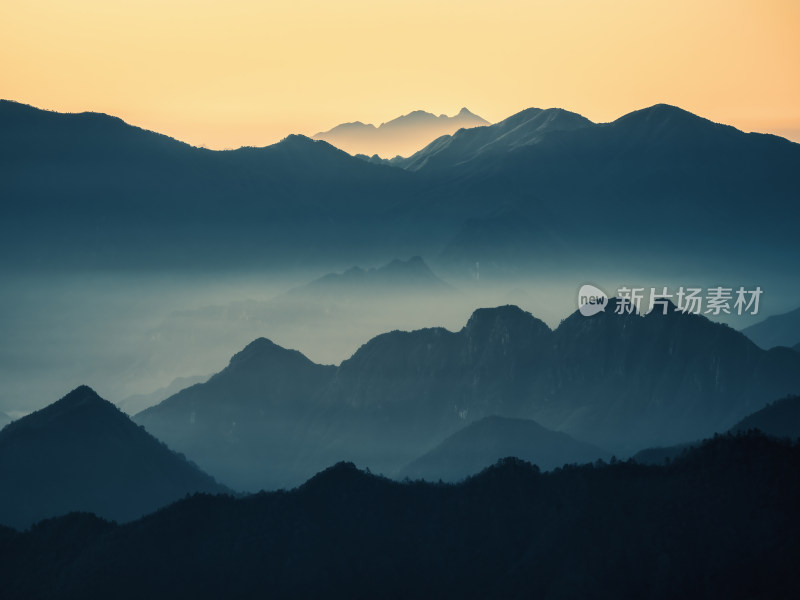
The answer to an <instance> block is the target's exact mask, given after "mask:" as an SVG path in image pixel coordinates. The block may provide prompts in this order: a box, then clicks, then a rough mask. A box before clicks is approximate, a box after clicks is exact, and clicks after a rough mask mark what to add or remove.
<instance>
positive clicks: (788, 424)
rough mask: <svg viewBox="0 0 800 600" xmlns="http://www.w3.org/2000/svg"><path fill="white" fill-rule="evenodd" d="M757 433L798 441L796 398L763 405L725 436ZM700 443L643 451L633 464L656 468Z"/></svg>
mask: <svg viewBox="0 0 800 600" xmlns="http://www.w3.org/2000/svg"><path fill="white" fill-rule="evenodd" d="M753 429H757V430H759V431H761V432H762V433H765V434H767V435H770V436H775V437H779V438H789V439H792V440H794V439H797V438H800V396H787V397H786V398H783V399H781V400H777V401H776V402H771V403H769V404H767V405H766V406H765V407H764V408H762V409H761V410H758V411H756V412H754V413H753V414H751V415H748V416H746V417H745V418H744V419H742V420H741V421H739V422H738V423H736V425H734V426H733V427H731V428H730V429H729V430H728V432H729V433H742V432H747V431H750V430H753ZM700 443H701V442H699V441H697V442H692V443H687V444H677V445H674V446H664V447H657V448H646V449H645V450H640V451H639V452H637V453H636V454H635V455H634V457H633V458H634V460H635V461H636V462H638V463H641V464H645V465H660V464H663V463H664V461H666V460H668V459H669V460H673V459H675V458H677V457H679V456H681V455H682V454H684V453H685V452H686V451H687V450H689V449H690V448H692V447H695V446H698V445H699V444H700Z"/></svg>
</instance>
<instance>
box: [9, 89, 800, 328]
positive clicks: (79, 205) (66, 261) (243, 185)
mask: <svg viewBox="0 0 800 600" xmlns="http://www.w3.org/2000/svg"><path fill="white" fill-rule="evenodd" d="M0 129H2V130H3V132H4V138H3V143H2V148H0V157H2V161H0V186H2V187H0V192H2V194H3V196H4V197H5V198H7V199H8V201H7V202H4V203H3V207H2V212H1V213H0V217H2V218H0V227H2V231H0V233H2V236H0V240H2V242H0V243H2V244H3V246H2V247H3V248H5V249H6V251H11V249H13V250H14V252H15V256H17V257H19V261H18V263H19V264H18V267H19V268H24V264H23V263H25V264H28V265H40V264H47V265H51V266H53V267H55V266H58V265H61V266H65V265H69V266H76V265H80V266H81V268H87V267H97V266H106V267H107V266H115V267H122V266H136V267H146V266H155V265H158V266H159V268H167V267H170V266H172V267H174V266H181V267H185V266H202V267H203V268H206V269H207V268H220V267H231V266H236V267H237V268H239V269H241V268H248V267H249V268H253V267H257V268H258V269H264V268H265V267H270V268H276V267H278V266H280V267H282V268H287V267H292V266H295V265H296V264H300V263H302V264H303V265H305V266H306V267H307V268H308V267H314V268H320V269H325V270H330V269H331V268H334V266H335V265H341V264H363V263H364V262H366V260H367V257H369V261H370V262H371V263H372V264H374V263H375V261H377V262H386V261H389V260H391V259H393V258H396V257H397V256H409V255H414V254H418V255H422V256H440V255H442V258H441V263H442V264H443V265H449V264H454V265H455V266H457V267H458V268H462V267H461V266H460V265H463V264H464V263H466V262H470V263H474V262H481V263H482V273H481V275H486V276H488V273H489V271H490V270H491V269H492V268H497V269H500V270H502V269H508V268H516V269H521V268H525V269H528V268H530V266H531V265H537V266H538V267H539V268H540V270H541V269H544V268H546V267H547V266H548V265H549V264H552V260H551V256H552V253H551V254H550V255H548V254H547V252H548V248H549V247H550V242H551V241H557V242H558V243H559V244H560V245H561V246H562V247H563V248H569V249H570V250H571V252H572V254H571V255H570V256H568V257H567V258H569V261H568V263H569V265H570V266H572V267H577V266H580V267H581V268H585V267H586V266H587V262H590V263H591V264H597V265H608V264H611V263H612V261H617V260H618V258H619V257H625V260H626V261H627V260H633V259H634V257H635V258H636V260H638V261H641V262H642V264H647V265H648V266H651V265H652V264H655V265H657V266H661V267H663V268H665V269H668V268H670V266H676V265H678V264H681V265H682V264H684V261H686V260H689V259H690V260H691V261H692V264H693V265H694V266H696V268H697V269H702V268H704V267H707V268H710V267H712V266H714V267H716V266H718V264H719V263H718V261H719V257H721V256H724V257H725V259H726V260H725V262H726V263H727V264H734V265H735V264H741V265H743V266H747V265H750V266H751V267H753V265H757V266H758V269H759V273H764V272H766V271H769V270H770V269H771V270H773V271H775V272H776V273H778V272H779V273H785V272H786V269H787V268H789V267H790V266H791V265H794V264H795V263H796V262H797V259H798V258H800V249H798V247H797V245H796V244H795V243H794V240H795V239H796V236H795V233H796V232H795V231H794V229H793V228H794V223H796V222H797V220H798V217H800V215H799V214H798V212H797V211H798V210H800V209H799V208H798V206H797V203H796V202H794V198H795V195H796V194H795V190H796V187H797V176H796V173H797V172H798V165H800V145H798V144H794V143H791V142H789V141H787V140H784V139H782V138H778V137H775V136H770V135H761V134H752V133H750V134H746V133H743V132H741V131H738V130H736V129H734V128H732V127H729V126H725V125H720V124H716V123H712V122H710V121H708V120H706V119H703V118H701V117H698V116H696V115H693V114H691V113H688V112H686V111H683V110H681V109H679V108H676V107H672V106H667V105H656V106H653V107H650V108H646V109H643V110H640V111H636V112H633V113H630V114H628V115H625V116H623V117H621V118H619V119H617V120H616V121H613V122H611V123H602V124H595V123H591V122H589V121H588V120H586V119H584V118H583V117H580V116H579V115H575V114H574V113H569V112H567V111H564V110H560V109H548V110H540V109H527V110H525V111H522V112H521V113H519V114H517V115H514V116H512V117H509V118H508V119H506V120H505V121H502V122H500V123H497V124H495V125H490V126H483V127H479V128H473V129H466V130H461V131H459V132H456V133H455V134H453V135H452V136H449V137H445V138H443V139H438V140H436V141H435V142H433V143H432V144H430V145H429V146H428V147H427V148H425V149H423V150H421V151H420V152H418V153H416V154H415V155H414V156H412V157H410V158H409V161H410V162H408V163H407V164H405V165H401V164H400V163H395V165H394V167H392V166H387V165H384V164H370V163H369V162H367V161H363V160H361V159H358V158H355V157H352V156H349V155H348V154H347V153H345V152H343V151H341V150H338V149H336V148H334V147H333V146H331V145H330V144H327V143H326V142H324V141H313V140H310V139H308V138H305V137H302V136H289V137H288V138H286V139H285V140H283V141H282V142H280V143H278V144H275V145H273V146H269V147H266V148H242V149H239V150H235V151H224V152H222V151H221V152H214V151H209V150H204V149H198V148H192V147H190V146H187V145H186V144H182V143H180V142H177V141H175V140H171V139H169V138H166V137H164V136H161V135H158V134H155V133H152V132H147V131H143V130H141V129H138V128H135V127H130V126H128V125H126V124H125V123H123V122H122V121H120V120H119V119H115V118H112V117H108V116H106V115H98V114H86V113H84V114H77V115H68V114H58V113H51V112H46V111H41V110H37V109H35V108H32V107H29V106H24V105H20V104H16V103H13V102H8V101H3V102H2V103H0ZM400 166H406V167H407V168H405V169H404V168H400ZM756 203H757V209H754V206H756ZM643 204H646V206H647V209H646V210H644V209H642V210H638V209H636V207H642V206H643ZM498 207H503V208H502V211H503V214H504V215H512V217H511V218H513V219H515V220H517V221H518V222H520V223H523V224H525V225H524V226H523V227H522V228H521V229H520V232H519V233H518V234H516V236H515V237H516V239H517V240H519V241H520V242H524V240H525V238H526V236H530V237H534V238H535V239H540V240H541V242H540V243H539V245H538V246H534V247H533V248H531V247H528V246H525V245H524V244H522V245H520V246H519V247H520V248H522V250H520V251H518V252H511V251H509V252H507V253H505V254H503V253H500V254H499V255H498V254H495V255H493V256H490V255H487V252H489V254H490V253H491V250H492V248H493V247H494V246H495V245H496V244H497V245H500V246H503V244H504V243H505V241H504V239H503V237H502V235H501V233H497V232H496V230H495V229H493V228H492V226H491V223H492V219H494V218H495V217H494V215H495V214H496V212H497V210H498ZM487 220H488V222H487ZM470 231H478V232H479V234H480V235H478V236H477V237H478V238H479V239H476V241H475V245H474V246H472V245H470V234H469V232H470ZM676 232H680V233H679V238H680V240H679V242H678V241H676V235H678V234H677V233H676ZM745 239H746V240H748V243H747V244H743V243H742V240H745ZM456 242H457V243H456ZM448 247H450V248H451V250H450V251H449V252H447V253H445V254H442V252H443V250H444V249H445V248H448ZM709 247H713V249H714V252H713V253H709V252H708V248H709ZM632 248H635V252H632V250H631V249H632ZM556 254H557V255H558V253H556ZM279 257H280V258H279ZM286 257H289V258H286ZM287 261H288V262H289V263H291V264H287ZM493 263H497V264H496V266H493ZM673 263H674V264H673ZM434 266H437V267H438V266H439V265H434ZM558 266H559V267H560V266H563V265H558ZM793 343H797V341H795V342H793Z"/></svg>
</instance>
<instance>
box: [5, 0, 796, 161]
mask: <svg viewBox="0 0 800 600" xmlns="http://www.w3.org/2000/svg"><path fill="white" fill-rule="evenodd" d="M0 97H2V98H6V99H11V100H17V101H20V102H24V103H27V104H32V105H34V106H38V107H41V108H48V109H53V110H58V111H69V112H77V111H84V110H93V111H99V112H105V113H109V114H113V115H116V116H120V117H122V118H123V119H125V120H126V121H127V122H129V123H132V124H135V125H139V126H141V127H145V128H147V129H153V130H155V131H159V132H162V133H166V134H168V135H171V136H173V137H176V138H178V139H181V140H184V141H187V142H189V143H192V144H195V145H201V144H204V145H207V146H209V147H212V148H226V147H238V146H242V145H256V146H263V145H267V144H270V143H273V142H275V141H278V140H279V139H281V138H282V137H284V136H285V135H287V134H289V133H304V134H307V135H311V134H314V133H316V132H318V131H321V130H326V129H329V128H331V127H332V126H334V125H336V124H338V123H341V122H344V121H355V120H360V121H364V122H374V123H376V124H379V123H381V122H383V121H387V120H389V119H392V118H394V117H396V116H399V115H401V114H406V113H408V112H410V111H412V110H415V109H423V110H428V111H431V112H434V113H436V114H439V113H447V114H454V113H455V112H457V111H458V109H460V108H461V107H462V106H467V107H468V108H469V109H470V110H472V111H473V112H475V113H477V114H479V115H481V116H482V117H484V118H486V119H488V120H490V121H493V122H494V121H498V120H501V119H503V118H505V117H507V116H509V115H511V114H513V113H515V112H518V111H520V110H522V109H523V108H527V107H530V106H536V107H540V108H548V107H553V106H558V107H562V108H566V109H569V110H573V111H575V112H578V113H581V114H583V115H585V116H586V117H588V118H590V119H592V120H594V121H609V120H613V119H615V118H617V117H619V116H620V115H622V114H624V113H627V112H630V111H631V110H635V109H637V108H643V107H645V106H649V105H652V104H655V103H658V102H667V103H670V104H675V105H678V106H681V107H683V108H685V109H687V110H690V111H692V112H695V113H698V114H700V115H702V116H705V117H708V118H710V119H713V120H715V121H721V122H725V123H730V124H732V125H735V126H737V127H739V128H741V129H744V130H746V131H767V132H772V133H778V134H781V135H784V136H787V137H791V138H793V139H795V140H800V1H798V0H691V1H686V0H668V1H664V0H526V1H522V0H493V1H492V2H477V1H473V0H459V1H457V2H456V1H451V2H441V1H438V2H437V1H436V0H427V1H419V0H405V1H403V2H400V1H395V2H387V1H383V0H322V1H320V0H291V1H288V0H287V1H279V2H274V1H269V0H252V1H251V0H227V1H225V2H221V1H217V2H211V1H207V0H136V1H128V0H96V1H95V0H71V1H66V0H44V1H41V0H2V9H0Z"/></svg>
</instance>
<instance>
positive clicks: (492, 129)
mask: <svg viewBox="0 0 800 600" xmlns="http://www.w3.org/2000/svg"><path fill="white" fill-rule="evenodd" d="M589 125H593V123H592V122H591V121H589V120H588V119H586V118H584V117H582V116H580V115H578V114H575V113H571V112H569V111H566V110H562V109H560V108H550V109H547V110H542V109H540V108H528V109H526V110H523V111H522V112H520V113H517V114H515V115H513V116H511V117H509V118H508V119H505V120H504V121H500V122H499V123H496V124H495V125H488V126H487V127H477V128H473V129H463V130H460V131H457V132H455V133H454V134H452V135H444V136H442V137H440V138H439V139H437V140H435V141H433V142H431V143H430V144H429V145H428V146H426V147H425V148H422V149H421V150H420V151H419V152H417V153H415V154H414V155H412V156H410V157H408V158H407V159H405V160H402V161H397V162H396V163H395V164H397V165H398V166H401V167H403V168H405V169H408V170H411V171H418V170H420V169H423V168H424V169H427V170H430V169H450V168H453V167H457V166H462V165H465V164H467V163H470V162H473V161H480V160H485V159H489V158H491V157H494V158H497V157H499V156H504V155H506V154H508V153H509V152H512V151H514V150H517V149H519V148H522V147H524V146H527V145H531V144H536V143H539V142H540V141H542V138H543V137H544V136H546V135H547V134H548V133H550V132H554V131H569V130H572V129H577V128H581V127H587V126H589Z"/></svg>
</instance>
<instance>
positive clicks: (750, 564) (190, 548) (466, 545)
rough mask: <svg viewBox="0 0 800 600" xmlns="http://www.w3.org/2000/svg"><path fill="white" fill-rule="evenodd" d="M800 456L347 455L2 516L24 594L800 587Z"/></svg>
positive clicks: (761, 447)
mask: <svg viewBox="0 0 800 600" xmlns="http://www.w3.org/2000/svg"><path fill="white" fill-rule="evenodd" d="M799 469H800V447H798V445H796V444H795V445H791V444H789V443H787V442H781V441H777V440H773V439H770V438H767V437H764V436H763V435H755V434H751V435H746V436H745V435H742V436H722V437H719V438H716V439H713V440H709V441H708V442H706V443H704V444H703V445H702V446H700V447H699V448H697V449H695V450H693V451H691V452H690V453H689V454H687V455H686V456H685V457H683V458H681V459H680V460H677V461H675V462H673V463H672V464H670V465H669V466H659V467H655V466H644V465H637V464H635V463H627V462H626V463H620V462H616V463H613V464H609V465H602V464H597V465H585V466H581V467H570V468H564V469H558V470H556V471H554V472H551V473H541V472H540V471H539V470H538V469H536V468H535V467H533V466H531V465H530V464H528V463H525V462H523V461H519V460H514V459H507V460H504V461H501V462H500V463H498V464H497V465H495V466H493V467H491V468H489V469H487V470H485V471H483V472H482V473H481V474H479V475H477V476H475V477H472V478H470V479H468V480H467V481H465V482H463V483H462V484H460V485H457V486H453V485H442V484H427V483H408V484H401V483H397V482H393V481H390V480H387V479H384V478H380V477H377V476H375V475H370V474H368V473H365V472H363V471H359V470H357V469H356V468H355V467H354V466H353V465H352V464H347V463H340V464H337V465H335V466H334V467H331V468H329V469H326V470H325V471H323V472H321V473H319V474H317V475H316V476H314V477H313V478H312V479H310V480H309V481H307V482H306V483H305V484H304V485H303V486H301V487H299V488H298V489H296V490H293V491H290V492H271V493H263V494H257V495H253V496H249V497H246V498H240V499H235V498H232V497H224V496H216V497H212V496H208V495H195V496H192V497H188V498H186V499H183V500H181V501H179V502H177V503H175V504H173V505H171V506H169V507H167V508H165V509H163V510H161V511H159V512H157V513H155V514H152V515H150V516H148V517H145V518H143V519H140V520H138V521H136V522H134V523H131V524H128V525H122V526H120V525H116V524H112V523H108V522H106V521H103V520H101V519H98V518H97V517H94V516H92V515H87V514H72V515H67V516H64V517H61V518H58V519H53V520H49V521H45V522H42V523H39V524H37V525H36V526H34V527H33V528H31V530H30V531H28V532H24V533H20V532H17V531H13V530H11V529H6V528H2V527H0V557H2V563H0V572H2V574H3V592H4V594H6V595H7V596H8V597H12V598H17V597H26V598H27V597H35V598H39V597H42V598H45V597H46V598H54V599H61V598H118V599H128V598H131V599H133V598H175V597H191V598H219V597H226V598H255V597H269V598H298V597H301V598H319V597H326V598H377V597H380V598H390V599H395V598H396V599H400V598H634V597H637V598H652V599H654V600H662V599H664V600H665V599H667V598H693V597H703V598H720V599H721V598H725V599H730V598H736V599H739V598H741V599H744V598H790V597H792V596H793V595H794V592H796V590H797V588H798V584H799V583H800V582H799V581H798V573H797V559H798V556H800V518H798V517H799V516H800V515H798V511H797V506H798V505H799V504H800V487H799V486H798V481H797V473H798V470H799Z"/></svg>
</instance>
